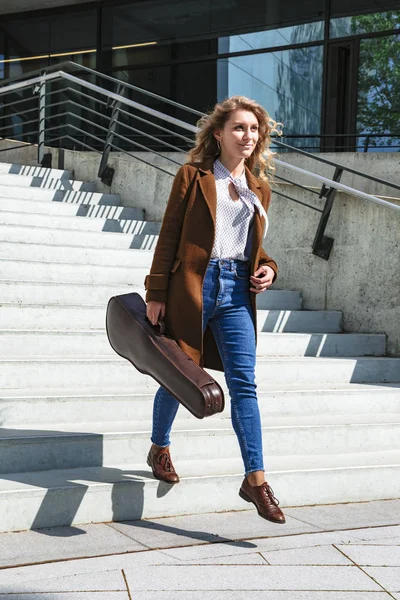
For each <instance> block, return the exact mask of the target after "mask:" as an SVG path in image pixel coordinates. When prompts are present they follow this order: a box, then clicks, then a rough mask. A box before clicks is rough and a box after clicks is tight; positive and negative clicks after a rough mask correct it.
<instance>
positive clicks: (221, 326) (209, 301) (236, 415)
mask: <svg viewBox="0 0 400 600" xmlns="http://www.w3.org/2000/svg"><path fill="white" fill-rule="evenodd" d="M249 277H250V272H249V264H248V263H247V262H243V261H238V260H228V259H223V260H218V259H211V261H210V264H209V267H208V269H207V271H206V275H205V279H204V285H203V332H204V331H205V328H206V326H207V324H208V325H210V327H211V329H212V332H213V334H214V337H215V340H216V342H217V346H218V350H219V353H220V355H221V359H222V363H223V365H224V371H225V379H226V383H227V386H228V389H229V395H230V398H231V417H232V424H233V428H234V430H235V433H236V435H237V438H238V441H239V445H240V451H241V454H242V458H243V463H244V469H245V474H246V475H248V474H249V473H252V472H254V471H263V470H264V464H263V452H262V434H261V420H260V411H259V407H258V401H257V394H256V383H255V363H256V343H255V330H254V322H253V315H252V310H251V305H250V294H251V293H252V292H250V291H249V288H250V281H249ZM178 407H179V402H178V401H177V400H176V399H175V398H174V397H173V396H171V394H169V393H168V392H167V391H166V390H165V389H164V388H162V387H160V388H159V390H158V391H157V393H156V396H155V398H154V408H153V432H152V436H151V441H152V442H153V443H154V444H157V446H161V447H165V446H168V445H169V444H170V432H171V427H172V423H173V421H174V418H175V415H176V412H177V410H178Z"/></svg>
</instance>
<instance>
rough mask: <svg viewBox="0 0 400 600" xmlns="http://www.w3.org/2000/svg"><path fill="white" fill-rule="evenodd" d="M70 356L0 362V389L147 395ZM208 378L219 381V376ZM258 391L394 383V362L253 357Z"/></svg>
mask: <svg viewBox="0 0 400 600" xmlns="http://www.w3.org/2000/svg"><path fill="white" fill-rule="evenodd" d="M81 356H82V358H80V357H79V356H76V357H74V359H72V358H49V357H43V358H42V357H39V356H38V357H36V358H34V359H32V358H30V357H25V358H22V357H21V358H19V359H13V360H12V359H10V360H0V387H3V388H4V389H13V388H21V387H25V388H26V387H32V388H43V387H56V386H57V387H63V388H68V387H71V386H72V387H76V386H80V385H81V386H82V388H85V387H93V386H95V387H101V386H103V387H104V391H105V392H106V391H107V392H110V391H112V390H113V388H114V387H121V385H123V386H124V387H125V386H126V390H127V391H130V390H135V392H136V393H139V392H141V393H142V392H145V393H146V392H148V391H149V389H150V386H152V385H153V382H152V379H151V378H150V377H149V376H147V375H143V374H141V373H139V372H138V371H137V370H136V369H135V368H134V367H133V366H132V365H131V364H130V363H129V362H128V361H127V360H125V359H123V358H121V357H119V356H118V355H116V358H114V359H112V358H104V357H89V358H88V357H86V355H85V354H84V352H83V353H82V354H81ZM212 374H213V376H214V377H215V378H216V379H217V380H218V381H220V382H221V383H223V382H224V378H223V374H222V373H220V372H216V371H213V372H212ZM256 377H257V385H258V389H259V390H262V391H264V390H266V389H268V386H269V385H270V384H271V383H275V384H276V383H285V382H287V383H296V384H301V383H320V384H328V383H334V384H342V383H399V382H400V358H386V357H384V358H382V357H355V358H314V357H312V358H311V357H304V358H292V357H285V358H259V359H258V360H257V366H256Z"/></svg>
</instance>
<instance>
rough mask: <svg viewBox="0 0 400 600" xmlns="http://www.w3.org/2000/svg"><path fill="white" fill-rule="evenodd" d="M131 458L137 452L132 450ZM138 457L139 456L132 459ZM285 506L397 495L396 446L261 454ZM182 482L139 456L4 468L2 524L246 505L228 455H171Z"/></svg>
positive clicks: (50, 523) (238, 472)
mask: <svg viewBox="0 0 400 600" xmlns="http://www.w3.org/2000/svg"><path fill="white" fill-rule="evenodd" d="M132 458H134V457H132ZM138 459H139V457H137V460H138ZM266 464H267V465H268V481H269V483H270V485H271V486H272V488H273V490H274V492H275V494H276V496H277V497H278V498H279V500H280V505H281V507H282V508H285V507H287V506H302V505H315V504H331V503H337V502H358V501H368V500H379V499H389V498H397V497H399V495H400V451H399V450H392V451H378V452H365V453H344V454H338V455H332V454H329V455H326V456H325V455H319V456H318V455H317V456H316V455H313V456H301V455H299V454H297V453H296V455H295V456H287V457H266ZM175 466H176V468H177V470H178V472H179V475H180V476H181V482H180V483H179V484H178V485H175V486H168V484H163V483H160V482H159V481H157V480H155V479H153V478H152V476H151V473H150V471H149V467H148V466H147V465H146V464H145V461H144V458H143V459H142V460H141V462H136V463H130V464H126V465H121V464H119V463H116V464H115V465H114V466H113V467H86V468H78V469H67V470H58V471H44V472H40V471H39V472H36V473H15V474H13V475H8V476H5V475H2V476H0V477H2V479H0V513H1V515H2V519H1V529H2V531H13V530H23V529H29V528H35V529H36V528H42V527H54V526H63V525H73V524H74V525H78V524H83V523H91V522H107V521H112V520H114V521H124V520H133V519H141V518H149V519H150V518H155V517H160V516H172V515H178V514H179V515H183V514H197V513H198V514H201V513H205V512H215V511H221V510H243V509H248V508H249V504H247V503H245V502H244V501H243V500H242V499H241V498H240V497H239V495H238V491H239V488H240V485H241V482H242V480H243V465H242V464H241V461H235V460H233V459H229V460H220V459H216V458H213V459H212V460H209V461H204V460H200V461H195V460H192V461H179V462H176V461H175Z"/></svg>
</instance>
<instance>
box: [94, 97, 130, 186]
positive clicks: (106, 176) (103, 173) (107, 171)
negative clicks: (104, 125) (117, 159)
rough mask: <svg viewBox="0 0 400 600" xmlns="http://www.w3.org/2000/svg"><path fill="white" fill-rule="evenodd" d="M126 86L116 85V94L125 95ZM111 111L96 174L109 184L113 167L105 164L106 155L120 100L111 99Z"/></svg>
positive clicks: (112, 135)
mask: <svg viewBox="0 0 400 600" xmlns="http://www.w3.org/2000/svg"><path fill="white" fill-rule="evenodd" d="M125 91H126V88H125V87H124V86H123V85H120V86H118V90H117V94H119V95H120V96H125ZM111 107H112V112H111V116H110V124H109V126H108V131H107V135H106V139H105V142H104V148H103V154H102V157H101V161H100V166H99V171H98V173H97V176H98V177H100V180H101V182H102V183H104V184H106V185H108V186H110V185H111V183H112V180H113V177H114V169H113V168H112V167H109V166H108V165H107V162H108V157H109V156H110V152H111V148H112V144H113V141H114V133H115V131H116V128H117V124H118V117H119V111H120V109H121V102H119V101H113V102H112V103H111Z"/></svg>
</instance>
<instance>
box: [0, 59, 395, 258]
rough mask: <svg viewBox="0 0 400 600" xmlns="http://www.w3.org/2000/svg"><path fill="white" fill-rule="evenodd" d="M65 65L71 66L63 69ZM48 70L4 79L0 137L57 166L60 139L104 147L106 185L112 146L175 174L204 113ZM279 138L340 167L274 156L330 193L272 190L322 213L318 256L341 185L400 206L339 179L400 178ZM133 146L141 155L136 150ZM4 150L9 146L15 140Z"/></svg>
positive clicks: (89, 77)
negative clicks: (321, 168)
mask: <svg viewBox="0 0 400 600" xmlns="http://www.w3.org/2000/svg"><path fill="white" fill-rule="evenodd" d="M61 66H62V67H63V68H65V69H66V70H62V69H61V68H60V67H61ZM74 70H75V71H79V72H81V73H83V74H84V76H85V77H86V78H84V77H82V76H77V75H76V74H72V73H71V72H69V71H74ZM48 71H50V72H41V73H40V72H34V73H31V74H30V75H34V76H31V77H28V76H27V75H24V76H22V77H20V78H14V79H13V80H7V81H5V82H3V84H2V85H1V86H0V102H1V103H2V104H1V105H0V108H1V109H2V114H1V116H0V136H1V137H3V138H7V139H10V138H11V139H14V140H18V141H23V142H25V143H28V144H30V145H36V144H37V146H38V163H39V164H41V165H42V166H50V165H51V155H50V156H49V155H48V154H45V147H52V146H53V147H55V146H58V147H59V148H60V149H61V148H65V147H71V145H72V148H73V149H77V148H84V149H87V150H90V151H92V152H97V153H99V154H101V160H100V167H99V172H98V176H99V177H100V178H101V179H102V181H103V182H105V183H107V184H108V185H111V182H112V177H113V169H111V168H110V167H109V166H108V158H109V156H110V152H111V150H114V151H117V152H122V153H124V154H126V155H128V156H130V157H132V158H134V159H135V160H139V161H140V162H143V163H145V164H147V165H150V166H151V167H153V168H155V169H158V170H159V171H162V172H163V173H166V174H168V175H170V176H174V174H175V173H174V172H171V171H169V170H167V168H165V167H166V164H167V165H168V163H170V164H173V165H174V166H175V168H176V166H180V165H181V164H182V161H180V160H176V159H177V153H178V157H179V156H181V155H182V153H186V152H187V151H188V149H189V148H190V147H191V146H192V145H193V140H194V135H195V134H196V132H197V131H198V128H197V126H196V123H195V121H196V120H197V119H198V117H199V116H202V114H203V113H200V112H199V111H196V110H194V109H191V108H189V107H186V106H184V105H182V104H179V103H177V102H174V101H172V100H169V99H166V98H163V97H162V96H159V95H157V94H154V93H153V92H148V91H147V90H144V89H142V88H138V87H137V86H133V85H132V84H130V83H128V82H124V81H121V80H119V79H115V78H113V77H110V76H108V75H104V74H102V73H98V72H96V71H93V70H92V69H88V68H87V67H82V66H81V65H75V64H74V63H71V62H68V63H65V64H63V65H57V68H56V67H52V68H49V69H48ZM93 81H95V82H97V83H94V82H93ZM99 82H101V83H102V85H99ZM110 88H111V89H110ZM114 90H115V91H114ZM21 95H22V98H21ZM137 96H144V100H143V99H142V101H141V102H139V101H138V99H136V97H137ZM151 104H153V106H156V107H157V108H155V107H152V106H151ZM159 108H162V110H159ZM181 116H182V118H180V117H181ZM190 120H191V121H192V123H191V122H190ZM193 121H194V122H193ZM133 124H134V125H135V126H133ZM273 144H274V146H275V147H277V149H278V150H279V149H280V148H282V149H284V150H289V151H291V152H295V153H298V154H301V155H303V156H305V157H307V158H308V159H310V160H312V161H317V162H320V163H324V164H326V165H329V166H331V167H333V168H334V175H333V177H332V179H330V178H328V177H324V176H322V175H319V174H317V173H314V172H313V171H312V170H308V169H304V168H301V167H298V166H296V165H293V164H291V163H288V162H286V161H283V160H281V159H280V158H277V159H275V163H276V165H277V166H278V167H281V168H284V169H285V170H287V171H289V172H291V173H293V174H294V177H293V179H288V178H287V177H286V178H285V177H284V176H283V175H280V174H279V173H277V174H276V175H275V178H276V179H279V180H281V181H284V182H286V183H288V184H290V185H293V186H295V187H297V188H299V189H302V190H306V191H307V192H309V193H312V194H314V195H317V196H318V197H319V199H321V200H322V199H325V202H324V205H323V206H322V207H317V206H313V205H311V204H307V203H305V202H302V201H300V200H298V199H297V198H293V197H291V196H289V195H287V194H285V193H283V192H282V191H281V190H279V189H277V186H274V193H276V194H278V195H280V196H282V197H285V198H288V199H290V200H292V201H294V202H296V203H298V204H301V205H303V206H305V207H308V208H310V209H312V210H314V211H317V212H319V213H320V214H321V218H320V222H319V225H318V228H317V232H316V235H315V238H314V241H313V245H312V251H313V253H314V254H316V255H317V256H320V257H321V258H324V259H326V260H327V259H328V258H329V255H330V252H331V249H332V244H333V239H332V238H330V237H328V236H326V235H325V228H326V225H327V222H328V219H329V215H330V213H331V211H332V207H333V203H334V199H335V195H336V193H337V191H341V192H345V193H346V194H350V195H351V196H354V197H356V198H360V199H363V200H367V201H368V202H372V203H374V204H377V205H379V206H382V207H385V208H389V209H391V210H395V211H400V205H398V204H396V200H397V198H395V197H393V198H390V199H392V200H394V201H390V199H389V200H387V199H383V198H381V197H378V196H375V195H373V194H368V193H366V192H362V191H361V190H358V189H356V188H353V187H351V186H349V185H345V184H343V183H341V181H340V180H341V177H342V175H343V173H346V172H347V173H351V174H355V175H357V176H359V177H362V178H363V179H365V180H369V181H373V182H375V183H378V184H380V185H383V186H385V187H389V188H391V189H393V190H400V185H397V184H394V183H391V182H388V181H386V180H384V179H381V178H378V177H374V176H371V175H369V174H367V173H363V172H361V171H358V170H356V169H352V168H350V167H346V166H345V165H340V164H338V163H336V162H333V161H330V160H327V159H324V158H321V157H320V156H316V155H315V154H312V153H309V152H306V151H305V150H302V149H300V148H296V147H293V146H290V145H288V144H286V143H284V142H282V141H280V140H279V139H278V138H277V137H274V138H273ZM15 147H20V146H15ZM132 148H135V149H136V151H142V152H143V154H141V155H140V156H139V155H138V154H137V153H135V154H133V153H132ZM4 150H10V147H8V148H4V149H3V151H4ZM171 154H172V156H171ZM60 156H62V153H60ZM160 162H161V164H159V163H160ZM59 167H61V165H60V164H59ZM299 175H301V176H306V177H307V178H312V179H313V180H315V181H317V182H318V184H322V187H321V189H320V190H319V191H317V190H315V189H313V188H312V187H310V186H307V185H304V184H302V183H300V182H298V181H297V179H298V176H299Z"/></svg>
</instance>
